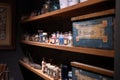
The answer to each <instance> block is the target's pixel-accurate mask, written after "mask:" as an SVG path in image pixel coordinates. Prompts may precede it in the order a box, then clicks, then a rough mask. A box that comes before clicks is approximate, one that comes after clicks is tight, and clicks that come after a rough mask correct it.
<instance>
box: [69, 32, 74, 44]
mask: <svg viewBox="0 0 120 80" xmlns="http://www.w3.org/2000/svg"><path fill="white" fill-rule="evenodd" d="M72 39H73V38H72V33H71V31H69V33H68V46H72V45H73V41H72Z"/></svg>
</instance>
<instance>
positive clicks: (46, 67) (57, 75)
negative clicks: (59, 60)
mask: <svg viewBox="0 0 120 80" xmlns="http://www.w3.org/2000/svg"><path fill="white" fill-rule="evenodd" d="M51 61H52V59H50V63H47V62H46V61H45V58H43V60H42V63H41V65H42V72H43V73H44V74H47V75H48V76H50V77H52V78H54V80H58V79H61V68H60V67H58V66H56V65H53V64H52V62H51Z"/></svg>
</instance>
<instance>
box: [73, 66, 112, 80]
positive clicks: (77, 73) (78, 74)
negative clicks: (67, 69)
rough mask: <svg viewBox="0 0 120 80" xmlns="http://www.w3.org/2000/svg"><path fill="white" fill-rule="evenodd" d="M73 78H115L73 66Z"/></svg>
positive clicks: (74, 79)
mask: <svg viewBox="0 0 120 80" xmlns="http://www.w3.org/2000/svg"><path fill="white" fill-rule="evenodd" d="M72 80H113V78H111V77H108V76H104V75H101V74H98V73H94V72H91V71H87V70H83V69H80V68H76V67H72Z"/></svg>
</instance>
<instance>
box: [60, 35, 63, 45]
mask: <svg viewBox="0 0 120 80" xmlns="http://www.w3.org/2000/svg"><path fill="white" fill-rule="evenodd" d="M63 44H64V37H63V34H62V33H61V34H60V37H59V45H63Z"/></svg>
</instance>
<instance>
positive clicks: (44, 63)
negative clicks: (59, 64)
mask: <svg viewBox="0 0 120 80" xmlns="http://www.w3.org/2000/svg"><path fill="white" fill-rule="evenodd" d="M45 68H46V62H45V58H43V60H42V72H43V73H45Z"/></svg>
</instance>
